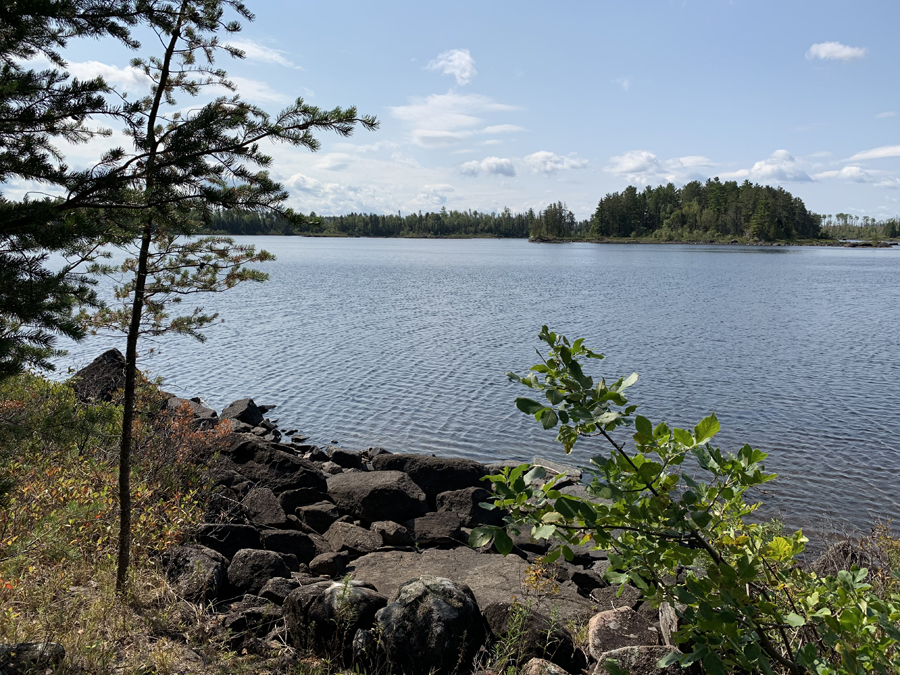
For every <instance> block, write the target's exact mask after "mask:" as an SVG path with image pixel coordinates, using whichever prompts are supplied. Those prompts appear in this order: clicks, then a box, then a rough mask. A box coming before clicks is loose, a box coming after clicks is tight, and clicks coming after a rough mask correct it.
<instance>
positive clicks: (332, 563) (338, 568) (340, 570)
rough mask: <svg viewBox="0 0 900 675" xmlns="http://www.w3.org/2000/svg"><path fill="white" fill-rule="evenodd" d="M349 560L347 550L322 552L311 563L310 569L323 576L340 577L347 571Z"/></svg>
mask: <svg viewBox="0 0 900 675" xmlns="http://www.w3.org/2000/svg"><path fill="white" fill-rule="evenodd" d="M349 561H350V556H348V555H347V552H346V551H338V552H334V551H332V552H329V553H321V554H319V555H317V556H316V557H315V558H313V559H312V561H311V562H310V563H309V571H310V572H312V573H313V574H317V575H319V576H323V577H332V578H334V577H340V576H343V574H344V572H346V571H347V563H348V562H349Z"/></svg>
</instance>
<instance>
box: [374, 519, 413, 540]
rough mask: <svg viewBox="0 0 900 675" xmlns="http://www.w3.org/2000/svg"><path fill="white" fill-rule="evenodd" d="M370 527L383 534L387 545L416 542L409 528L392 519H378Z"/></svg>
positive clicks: (382, 538) (382, 536)
mask: <svg viewBox="0 0 900 675" xmlns="http://www.w3.org/2000/svg"><path fill="white" fill-rule="evenodd" d="M369 529H370V530H372V532H377V533H378V534H380V535H381V540H382V541H383V542H384V544H385V546H412V545H413V544H415V543H416V542H415V540H414V539H413V537H412V535H411V534H410V533H409V530H407V529H406V528H405V527H403V526H402V525H401V524H400V523H395V522H394V521H392V520H376V521H375V522H374V523H372V525H371V526H369Z"/></svg>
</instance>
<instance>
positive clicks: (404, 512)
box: [328, 455, 428, 523]
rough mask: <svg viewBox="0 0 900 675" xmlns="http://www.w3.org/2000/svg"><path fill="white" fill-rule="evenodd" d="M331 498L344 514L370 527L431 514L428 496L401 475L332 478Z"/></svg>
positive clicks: (377, 473)
mask: <svg viewBox="0 0 900 675" xmlns="http://www.w3.org/2000/svg"><path fill="white" fill-rule="evenodd" d="M394 456H396V455H381V456H380V457H394ZM328 495H329V497H331V499H332V501H334V503H335V505H336V506H337V507H338V508H339V509H340V510H341V511H343V512H344V513H349V514H350V515H352V516H353V517H354V518H359V519H360V520H363V521H365V522H367V523H372V522H375V521H376V520H393V521H395V522H403V521H405V520H409V519H410V518H417V517H419V516H422V515H425V513H426V512H427V510H428V506H427V504H426V501H425V493H423V492H422V490H421V489H420V488H419V487H418V486H417V485H416V484H415V483H414V482H413V481H412V480H411V479H410V477H409V476H407V475H406V474H404V473H401V472H399V471H371V472H359V473H343V474H340V475H337V476H332V477H330V478H329V479H328Z"/></svg>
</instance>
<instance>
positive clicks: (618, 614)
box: [588, 607, 659, 659]
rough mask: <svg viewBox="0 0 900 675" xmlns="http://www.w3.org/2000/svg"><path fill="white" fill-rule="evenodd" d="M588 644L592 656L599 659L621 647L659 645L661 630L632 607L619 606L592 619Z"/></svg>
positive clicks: (589, 625) (589, 626)
mask: <svg viewBox="0 0 900 675" xmlns="http://www.w3.org/2000/svg"><path fill="white" fill-rule="evenodd" d="M588 645H589V648H590V650H591V656H593V657H594V658H595V659H599V658H600V656H601V655H602V654H604V653H605V652H609V651H612V650H615V649H619V648H621V647H640V646H646V645H651V646H656V645H659V632H658V631H657V630H656V629H655V628H654V627H653V626H652V625H651V624H650V622H649V621H647V619H645V618H644V617H643V616H641V615H640V614H638V613H637V612H635V611H634V610H633V609H631V608H630V607H619V608H618V609H610V610H607V611H605V612H600V613H599V614H597V615H596V616H594V618H592V619H591V622H590V623H589V624H588Z"/></svg>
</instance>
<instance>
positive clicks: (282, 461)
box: [222, 435, 327, 495]
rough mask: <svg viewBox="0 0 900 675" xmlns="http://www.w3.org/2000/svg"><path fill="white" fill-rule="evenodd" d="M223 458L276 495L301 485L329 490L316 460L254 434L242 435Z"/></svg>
mask: <svg viewBox="0 0 900 675" xmlns="http://www.w3.org/2000/svg"><path fill="white" fill-rule="evenodd" d="M222 461H223V463H230V465H231V466H229V467H228V468H232V469H234V470H235V471H237V472H238V473H240V474H241V475H243V476H245V477H246V478H247V479H249V480H252V481H254V482H255V483H257V486H258V487H267V488H269V489H270V490H272V492H274V493H275V494H276V495H277V494H281V493H282V492H286V491H287V490H296V489H299V488H314V489H316V490H319V491H321V492H325V491H326V490H327V484H326V483H325V477H324V476H323V475H322V473H321V472H320V471H319V469H318V467H317V466H316V465H315V464H313V463H312V462H309V461H307V460H305V459H301V458H299V457H297V456H295V455H293V454H291V453H289V452H285V451H284V450H281V449H280V446H279V445H278V444H275V443H266V442H265V441H261V440H259V439H257V438H253V437H252V436H251V437H248V436H240V435H238V436H237V437H236V440H235V442H234V443H233V444H232V445H231V447H230V448H228V450H226V451H225V452H224V453H223V457H222Z"/></svg>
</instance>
